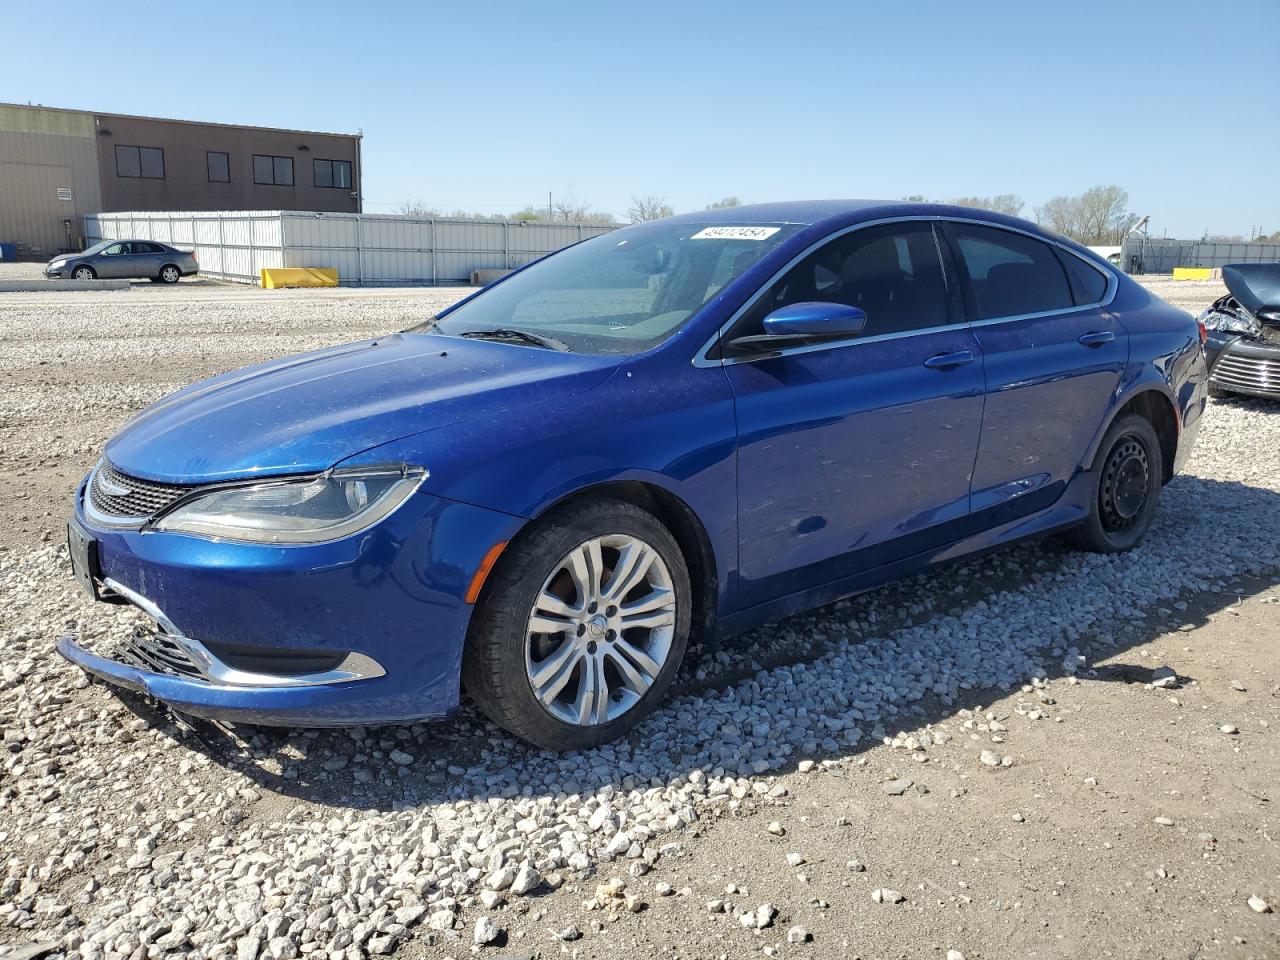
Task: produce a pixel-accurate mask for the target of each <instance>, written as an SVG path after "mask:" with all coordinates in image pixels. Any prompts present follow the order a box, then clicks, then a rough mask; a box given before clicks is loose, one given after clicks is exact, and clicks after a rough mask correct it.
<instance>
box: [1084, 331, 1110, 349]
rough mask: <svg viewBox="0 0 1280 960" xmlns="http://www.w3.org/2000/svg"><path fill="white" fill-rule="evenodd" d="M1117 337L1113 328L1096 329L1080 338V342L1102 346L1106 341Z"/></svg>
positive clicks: (1089, 345)
mask: <svg viewBox="0 0 1280 960" xmlns="http://www.w3.org/2000/svg"><path fill="white" fill-rule="evenodd" d="M1115 338H1116V335H1115V332H1114V331H1111V330H1095V331H1093V332H1092V333H1086V334H1085V335H1084V336H1082V337H1081V338H1080V343H1081V345H1083V346H1086V347H1100V346H1102V345H1103V344H1104V343H1110V342H1111V341H1112V340H1114V339H1115Z"/></svg>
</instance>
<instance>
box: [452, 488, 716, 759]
mask: <svg viewBox="0 0 1280 960" xmlns="http://www.w3.org/2000/svg"><path fill="white" fill-rule="evenodd" d="M593 545H594V547H593ZM646 549H647V550H648V551H650V552H651V553H650V554H648V555H647V554H646V553H645V550H646ZM596 551H598V552H596ZM636 558H639V559H638V560H636ZM630 560H635V562H636V563H638V564H639V565H640V566H643V567H644V573H643V575H642V576H639V577H638V578H637V577H635V576H634V575H633V576H628V577H626V579H625V580H624V581H623V585H625V584H627V583H628V582H630V584H631V585H630V586H628V587H627V588H626V589H625V590H623V592H622V594H621V599H622V600H624V601H625V602H624V603H616V604H611V603H609V600H611V599H612V600H618V599H620V598H619V597H618V596H617V595H615V594H614V593H612V592H611V591H614V590H616V589H618V587H615V584H614V583H613V576H614V574H615V572H616V571H617V570H618V569H625V568H624V567H623V564H624V563H628V561H630ZM575 564H576V565H575ZM594 564H599V565H598V566H594ZM592 569H595V570H598V571H599V576H598V577H594V578H593V577H591V570H592ZM593 580H594V582H596V583H601V584H602V586H600V588H599V589H597V590H595V591H594V593H593V592H592V590H591V589H590V587H589V584H590V583H591V582H592V581H593ZM583 584H586V585H588V589H586V590H584V589H583V588H582V585H583ZM692 600H693V592H692V587H691V586H690V582H689V571H688V568H687V567H686V566H685V562H684V557H683V556H682V554H681V552H680V548H679V546H677V544H676V541H675V539H674V538H673V537H672V536H671V533H670V532H669V531H668V530H667V528H666V527H664V526H663V525H662V523H661V522H659V521H658V519H657V518H656V517H654V516H653V515H652V514H650V513H649V512H648V511H646V510H642V509H641V508H639V507H637V506H635V505H634V504H631V503H627V502H625V501H621V500H614V499H610V498H604V497H599V498H592V499H589V500H581V501H577V502H574V503H570V504H567V505H565V506H564V507H563V508H558V509H556V510H553V511H552V512H550V513H549V514H547V516H546V517H545V518H543V519H541V520H539V521H536V523H535V525H534V526H532V527H531V528H529V529H528V530H527V531H526V532H524V533H522V534H521V535H520V536H519V537H518V538H517V539H516V541H515V542H514V543H512V544H511V546H510V547H508V548H507V549H506V551H505V552H504V553H503V555H502V556H501V558H500V559H499V562H498V563H497V565H496V566H495V567H494V570H493V572H492V573H491V574H490V575H489V579H488V582H487V583H486V585H485V589H484V593H483V595H482V596H481V598H480V602H479V604H478V605H477V607H476V610H475V612H474V614H473V615H472V618H471V628H470V630H469V631H468V636H467V645H466V649H465V651H464V653H463V661H462V682H463V685H464V686H465V688H466V690H467V692H468V693H469V694H470V696H471V698H472V699H473V700H474V701H475V702H476V704H477V706H479V707H480V709H481V710H482V711H484V713H485V714H486V715H487V716H488V717H489V718H490V719H491V720H492V721H493V722H494V723H496V724H498V726H500V727H502V728H503V729H505V730H507V731H508V732H510V733H512V734H514V735H515V736H517V737H520V738H521V739H523V740H527V741H529V742H530V743H532V744H534V745H535V746H539V747H543V748H545V749H548V750H556V751H561V750H582V749H586V748H588V747H594V746H598V745H599V744H602V743H607V742H609V741H610V740H615V739H617V738H618V737H621V736H622V735H623V734H625V733H627V732H628V731H629V730H631V729H632V728H633V727H635V725H636V724H638V723H639V722H640V721H641V720H643V719H644V718H645V717H646V716H647V715H648V714H649V713H651V712H652V711H653V709H654V708H655V707H656V706H657V705H658V704H659V703H660V702H661V701H662V698H663V696H664V695H665V693H666V691H667V689H668V687H670V686H671V681H672V679H673V678H674V677H675V674H676V671H677V670H678V669H679V667H680V661H681V659H683V657H684V652H685V647H686V646H687V644H688V640H689V624H690V610H691V607H692ZM584 601H585V602H584ZM646 604H647V606H644V605H646ZM655 604H661V606H655ZM626 606H642V610H641V611H639V612H637V613H634V614H632V615H631V617H630V619H631V620H632V621H633V622H634V621H645V625H642V626H636V625H632V626H627V621H626V620H624V619H623V618H624V616H625V613H624V608H625V607H626ZM620 608H623V609H620ZM535 618H536V619H537V621H538V623H539V624H541V625H544V626H555V625H557V624H559V623H564V624H565V627H564V629H563V630H552V631H546V632H543V631H538V632H534V631H532V630H531V629H530V628H531V627H532V626H533V625H534V620H535ZM658 624H662V625H661V626H659V625H658ZM593 681H594V684H593ZM538 682H541V686H540V688H539V689H540V690H541V696H540V695H539V693H538V692H535V684H536V683H538ZM601 686H603V688H604V692H605V693H604V694H602V695H600V696H596V695H594V693H593V690H595V689H599V688H600V687H601Z"/></svg>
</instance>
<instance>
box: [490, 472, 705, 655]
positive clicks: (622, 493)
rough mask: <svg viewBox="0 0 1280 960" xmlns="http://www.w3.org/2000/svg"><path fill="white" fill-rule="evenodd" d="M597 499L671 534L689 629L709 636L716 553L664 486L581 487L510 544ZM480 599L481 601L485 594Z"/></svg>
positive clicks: (694, 517) (625, 483)
mask: <svg viewBox="0 0 1280 960" xmlns="http://www.w3.org/2000/svg"><path fill="white" fill-rule="evenodd" d="M598 497H611V498H613V499H615V500H622V501H625V502H627V503H631V504H634V505H635V506H637V507H640V508H641V509H642V510H647V511H648V512H649V513H651V514H653V515H654V516H655V517H657V518H658V520H659V522H661V523H662V525H663V526H665V527H666V528H667V530H669V531H670V532H671V535H672V537H674V538H675V541H676V545H677V546H679V548H680V553H681V554H682V555H683V557H684V562H685V566H686V567H687V568H688V570H689V583H690V585H691V586H692V587H693V610H692V611H691V614H692V617H691V620H690V627H691V630H693V631H697V632H698V633H699V634H700V635H701V636H710V635H711V633H712V631H713V630H714V628H715V623H716V615H717V609H718V597H719V584H720V579H719V571H718V567H717V564H716V557H715V551H714V549H713V548H712V546H711V538H710V536H708V534H707V530H706V527H705V526H703V523H702V520H701V519H700V518H699V517H698V515H697V514H696V513H695V512H694V511H693V508H692V507H690V506H689V505H688V504H687V503H685V501H684V500H683V499H682V498H680V497H679V496H677V495H676V494H674V493H672V492H671V491H670V490H668V489H666V488H665V487H662V486H660V485H658V484H656V483H650V482H647V481H644V480H609V481H604V482H601V483H595V484H591V485H590V486H586V487H582V488H580V489H578V490H574V491H573V492H571V493H567V494H565V495H563V496H561V497H560V498H559V499H557V500H553V501H550V502H549V503H547V504H545V505H544V506H543V507H542V508H541V509H540V510H539V511H538V512H537V514H536V515H535V516H533V517H532V518H531V519H530V520H529V522H528V523H526V524H525V525H524V526H523V527H522V528H521V529H520V531H519V533H517V534H516V536H515V537H513V538H512V542H513V543H514V542H515V540H517V539H519V538H520V537H521V536H523V535H524V534H525V533H526V532H527V531H528V530H530V529H532V528H533V527H535V526H536V525H537V523H538V522H539V521H540V520H541V519H543V518H544V517H545V516H546V515H547V514H549V513H551V512H552V511H555V510H562V509H564V508H565V507H566V506H568V505H570V504H572V503H574V502H575V501H579V500H587V499H593V498H598ZM507 548H508V549H509V548H510V544H508V547H507ZM486 586H487V585H486ZM479 600H480V602H483V600H484V591H482V592H481V595H480V598H479Z"/></svg>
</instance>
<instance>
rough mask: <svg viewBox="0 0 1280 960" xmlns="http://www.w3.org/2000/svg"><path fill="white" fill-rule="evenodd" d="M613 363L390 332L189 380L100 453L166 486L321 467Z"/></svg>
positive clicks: (486, 413)
mask: <svg viewBox="0 0 1280 960" xmlns="http://www.w3.org/2000/svg"><path fill="white" fill-rule="evenodd" d="M618 363H619V358H617V357H607V356H589V355H583V354H572V353H562V352H558V351H554V350H542V349H538V348H532V347H522V346H513V345H510V344H501V343H492V342H488V341H481V340H463V339H458V338H453V337H440V336H431V335H420V334H395V335H392V336H389V337H384V338H381V339H378V340H366V341H361V342H358V343H352V344H347V345H345V346H341V347H333V348H331V349H328V350H320V351H317V352H315V353H307V354H301V355H299V356H295V357H288V358H286V359H283V360H277V361H272V362H270V363H264V364H259V365H257V366H253V367H246V368H245V369H243V370H237V371H235V372H232V373H227V374H223V375H221V376H217V377H214V378H212V379H211V380H205V381H203V382H202V383H196V384H193V385H192V386H189V387H185V388H184V389H182V390H179V391H178V392H177V393H175V394H173V395H171V396H169V397H166V398H165V399H163V400H161V401H159V402H158V403H155V404H153V405H152V406H150V407H148V408H147V409H145V410H144V411H142V413H140V414H139V415H138V416H137V417H135V418H134V419H133V420H132V421H130V422H129V423H128V424H127V425H126V426H125V427H124V428H123V429H122V430H121V431H120V432H119V433H118V434H116V436H115V437H113V438H112V439H111V441H110V442H109V443H108V444H107V448H106V457H107V459H108V460H109V461H111V463H112V464H114V465H115V467H116V468H117V469H119V470H120V471H122V472H123V473H126V474H129V475H131V476H136V477H140V478H142V479H146V480H156V481H160V482H167V483H184V484H187V483H190V484H195V483H212V482H215V481H219V480H228V479H235V478H241V477H247V476H270V475H279V474H289V473H308V472H314V471H319V470H326V469H328V468H329V467H331V466H333V464H335V463H337V462H338V461H339V460H343V459H345V458H347V457H350V456H353V455H355V454H357V453H359V452H361V451H363V450H367V449H369V448H370V447H374V446H378V445H380V444H383V443H388V442H390V441H392V440H397V439H399V438H401V437H405V436H408V435H410V434H414V433H421V432H423V431H426V430H432V429H436V428H439V427H443V426H447V425H448V424H451V423H456V422H458V421H461V420H464V419H468V420H469V419H474V418H477V417H492V416H494V415H497V414H500V413H503V412H504V411H508V410H512V409H516V408H520V407H527V406H528V405H529V404H531V403H535V402H540V401H544V400H551V399H556V398H563V397H567V396H572V395H573V394H576V393H580V392H582V391H585V390H589V389H591V388H592V387H594V386H596V385H597V384H599V383H601V382H603V381H604V380H605V379H606V378H607V377H608V376H609V374H610V373H611V372H612V371H613V370H614V369H616V368H617V366H618Z"/></svg>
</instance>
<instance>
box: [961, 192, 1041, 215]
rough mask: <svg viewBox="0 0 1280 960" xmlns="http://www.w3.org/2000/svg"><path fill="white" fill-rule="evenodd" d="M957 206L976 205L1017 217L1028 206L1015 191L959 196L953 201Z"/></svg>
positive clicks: (975, 206) (981, 208)
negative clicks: (991, 195) (991, 194)
mask: <svg viewBox="0 0 1280 960" xmlns="http://www.w3.org/2000/svg"><path fill="white" fill-rule="evenodd" d="M951 202H952V203H953V204H954V205H955V206H957V207H974V208H976V209H978V210H994V211H995V212H996V213H1005V214H1008V215H1009V216H1011V217H1016V216H1017V215H1018V214H1019V213H1021V212H1022V208H1023V207H1024V206H1026V204H1025V203H1024V202H1023V200H1022V198H1021V197H1020V196H1018V195H1017V194H1015V193H1001V194H998V195H997V196H994V197H957V198H956V199H955V200H952V201H951Z"/></svg>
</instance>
